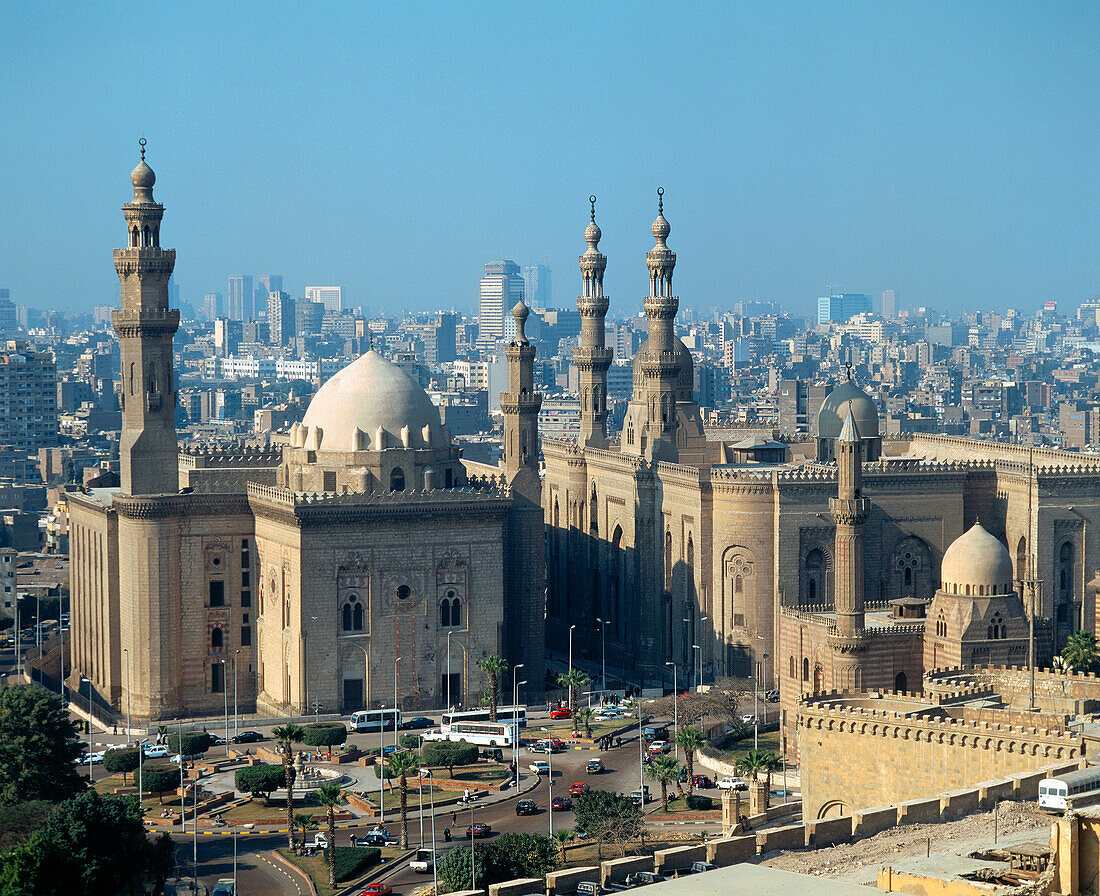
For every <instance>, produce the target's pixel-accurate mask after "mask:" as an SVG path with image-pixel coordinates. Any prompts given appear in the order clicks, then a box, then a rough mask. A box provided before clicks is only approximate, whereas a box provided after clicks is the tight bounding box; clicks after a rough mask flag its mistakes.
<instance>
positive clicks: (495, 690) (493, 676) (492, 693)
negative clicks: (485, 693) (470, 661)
mask: <svg viewBox="0 0 1100 896" xmlns="http://www.w3.org/2000/svg"><path fill="white" fill-rule="evenodd" d="M477 667H478V668H479V669H480V670H481V671H482V672H484V673H485V674H486V675H488V676H489V721H490V722H495V721H496V720H497V702H498V701H499V699H500V676H502V675H503V674H504V673H505V672H507V671H508V663H507V662H505V660H504V657H500V656H497V655H496V654H495V653H494V654H490V655H489V656H487V657H484V658H482V659H480V660H478V661H477Z"/></svg>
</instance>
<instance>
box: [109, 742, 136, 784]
mask: <svg viewBox="0 0 1100 896" xmlns="http://www.w3.org/2000/svg"><path fill="white" fill-rule="evenodd" d="M138 762H139V753H138V749H137V747H126V748H124V749H122V750H108V751H107V753H106V755H105V756H104V757H103V767H104V768H105V769H106V770H107V771H108V772H110V773H111V774H112V775H122V783H123V784H125V783H126V776H127V775H128V774H129V773H130V772H132V771H134V769H136V768H137V767H138Z"/></svg>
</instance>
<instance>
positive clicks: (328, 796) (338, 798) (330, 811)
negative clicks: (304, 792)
mask: <svg viewBox="0 0 1100 896" xmlns="http://www.w3.org/2000/svg"><path fill="white" fill-rule="evenodd" d="M313 798H314V799H315V800H317V804H318V805H319V806H324V807H325V815H326V817H327V818H328V885H329V886H330V887H335V886H336V807H337V806H339V805H340V804H341V803H342V802H344V800H345V799H346V797H345V796H344V791H343V790H341V789H340V785H339V784H335V783H333V784H322V785H321V786H320V787H318V788H317V789H316V790H315V791H313Z"/></svg>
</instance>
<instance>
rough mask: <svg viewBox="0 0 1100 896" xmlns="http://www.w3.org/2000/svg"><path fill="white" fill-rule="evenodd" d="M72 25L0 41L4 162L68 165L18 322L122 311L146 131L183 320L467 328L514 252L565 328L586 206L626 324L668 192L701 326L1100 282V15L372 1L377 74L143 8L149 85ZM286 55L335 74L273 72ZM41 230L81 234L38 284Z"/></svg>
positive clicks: (212, 10)
mask: <svg viewBox="0 0 1100 896" xmlns="http://www.w3.org/2000/svg"><path fill="white" fill-rule="evenodd" d="M62 9H63V10H67V11H68V14H67V15H57V16H50V17H49V18H48V19H45V18H43V19H34V18H32V17H30V16H29V15H28V14H26V13H24V12H18V13H16V12H10V11H9V12H7V13H6V14H5V19H6V22H5V25H6V27H5V28H4V29H0V30H2V32H3V36H2V37H0V48H2V50H3V52H2V54H0V56H2V57H3V59H2V61H0V71H2V72H3V74H4V78H5V83H6V84H7V85H8V87H9V90H8V97H9V103H8V104H7V105H8V112H9V116H8V120H9V126H10V133H11V135H12V137H11V138H10V139H9V141H8V152H9V160H10V161H9V164H10V166H11V170H12V171H20V170H22V171H25V172H41V171H43V170H44V169H45V170H50V171H54V172H61V174H59V175H57V176H46V177H43V176H41V174H35V175H33V176H28V177H21V178H12V179H11V182H10V183H9V184H8V189H7V191H6V195H5V202H4V209H5V211H6V213H7V214H5V215H4V216H3V221H4V223H3V224H0V245H3V246H4V247H5V250H4V251H0V270H3V272H4V274H3V277H4V280H5V283H4V286H5V287H9V288H11V289H12V297H13V301H16V302H18V303H23V304H30V305H34V306H36V307H56V308H59V309H62V310H66V309H75V308H82V309H87V310H90V308H91V307H92V306H94V305H109V304H113V303H114V301H115V300H116V293H115V285H114V284H113V283H112V282H111V281H112V277H111V275H110V272H109V271H107V270H104V269H103V266H102V263H101V259H102V257H103V252H104V251H105V250H106V249H109V248H111V247H112V246H114V245H115V243H116V242H117V236H116V232H115V226H114V222H113V221H112V220H111V217H110V215H108V214H106V213H105V212H104V209H109V208H112V207H117V206H118V205H121V204H122V202H124V201H125V199H126V196H125V191H124V189H123V187H124V185H125V181H124V179H123V178H124V176H125V172H126V171H128V170H129V169H130V168H131V167H132V166H133V164H134V163H135V161H136V159H137V146H136V141H137V138H138V137H139V136H142V135H144V136H145V137H146V138H147V139H148V140H149V158H150V161H151V162H152V164H153V165H154V167H155V169H156V170H157V171H158V173H159V177H160V182H159V183H158V185H157V190H158V196H160V197H163V200H164V201H165V202H166V203H168V204H170V205H171V206H172V208H173V209H174V210H175V217H174V219H173V221H172V223H171V225H170V226H169V228H168V229H167V230H166V232H165V239H166V241H167V242H168V243H169V244H170V245H173V246H177V247H179V248H181V249H186V252H185V253H184V257H186V259H187V261H186V262H185V263H184V264H181V267H180V269H179V270H178V272H177V278H178V281H179V282H180V284H181V286H182V287H183V290H184V294H183V299H184V301H190V302H192V303H194V302H196V301H197V300H198V299H199V298H200V297H201V296H202V295H203V294H204V293H207V292H211V291H219V292H220V291H223V290H224V289H225V283H226V278H227V277H228V276H229V275H233V274H238V273H240V272H242V271H256V270H264V269H277V270H281V271H283V272H284V273H285V274H286V276H287V277H288V283H287V289H288V292H290V293H292V294H294V295H296V296H297V295H301V293H302V290H303V289H304V287H305V286H307V285H310V284H313V283H317V282H326V283H328V282H330V283H337V284H341V285H343V286H344V287H345V290H346V292H347V299H346V302H347V304H349V305H352V306H354V305H359V304H362V305H364V306H366V307H370V308H374V309H377V310H380V311H383V312H386V311H392V310H394V309H396V308H417V307H439V306H443V307H448V306H453V307H455V308H458V309H459V310H466V311H469V310H472V309H473V308H474V307H475V306H476V302H477V279H478V275H479V272H480V269H481V266H482V265H483V264H484V263H485V261H486V260H488V259H489V258H490V257H493V256H496V257H499V256H500V255H502V254H503V255H507V256H508V257H513V258H516V259H517V260H519V261H521V263H524V262H528V261H534V260H536V259H537V260H539V261H542V262H544V263H546V264H548V265H549V266H550V268H551V269H555V270H557V271H559V272H561V273H560V274H559V276H558V283H557V284H556V290H555V304H556V305H559V306H561V307H569V305H570V300H571V299H572V296H573V295H575V293H576V291H577V290H578V287H579V282H578V281H576V280H574V279H573V278H572V277H571V276H570V275H569V274H568V272H569V271H570V270H571V269H572V266H573V264H574V263H575V257H576V255H577V254H579V252H580V251H582V250H583V248H584V244H583V241H582V240H581V238H580V237H581V230H582V229H583V225H584V222H585V216H586V212H587V197H588V195H589V193H595V194H596V195H597V196H598V197H599V198H598V213H599V216H600V221H601V226H602V227H603V231H604V241H603V249H604V251H605V253H606V254H607V257H608V273H607V277H608V292H609V293H610V294H611V295H612V296H613V304H612V314H614V313H616V312H617V311H619V310H621V309H623V308H625V307H630V308H635V307H639V308H640V301H641V297H642V296H643V295H644V294H645V285H646V280H645V276H646V275H645V268H644V263H643V253H644V251H645V249H646V248H647V237H648V234H647V229H648V223H649V221H651V220H652V218H653V215H654V213H655V206H656V197H655V195H654V190H655V188H656V187H657V186H658V185H663V186H664V187H665V188H666V209H667V214H668V217H669V220H670V222H671V224H672V228H673V230H672V235H671V237H670V245H671V246H673V247H674V248H675V249H677V250H678V251H679V252H680V271H681V273H680V275H679V279H678V292H679V293H680V294H681V297H682V300H683V302H684V305H685V307H688V306H691V307H696V308H709V307H712V306H719V307H725V306H728V305H731V304H732V303H733V302H735V301H738V300H741V299H750V298H763V299H769V300H773V301H776V302H779V303H781V304H782V305H783V306H784V307H786V308H788V309H789V310H790V311H791V312H792V313H795V314H802V315H809V314H812V311H813V307H814V305H815V303H816V300H817V298H818V297H819V296H820V295H823V294H825V293H824V289H825V288H826V285H827V284H833V285H836V286H838V287H839V288H840V290H842V291H851V292H867V293H871V294H876V295H877V294H878V293H880V292H881V291H882V290H883V289H891V288H892V289H896V290H898V293H899V295H900V296H902V297H903V298H904V302H905V304H906V306H908V307H913V306H918V305H928V306H930V307H933V308H978V307H982V308H1003V307H1019V308H1021V309H1024V310H1030V309H1032V308H1035V307H1038V306H1039V305H1040V304H1041V302H1042V301H1044V300H1056V301H1059V302H1063V303H1065V302H1072V301H1079V300H1081V299H1084V298H1086V297H1088V296H1089V295H1091V294H1093V293H1094V292H1096V286H1095V284H1096V283H1097V282H1098V281H1100V276H1098V275H1100V261H1098V259H1097V255H1096V252H1095V246H1096V244H1097V242H1098V237H1100V229H1098V224H1097V221H1096V216H1095V215H1094V214H1093V213H1092V209H1093V208H1094V206H1095V199H1096V197H1097V194H1098V193H1100V177H1098V174H1097V171H1096V168H1095V165H1094V164H1092V159H1093V158H1094V157H1095V148H1096V134H1095V128H1092V127H1090V126H1089V119H1088V118H1087V117H1086V116H1087V112H1088V111H1089V110H1091V109H1094V108H1096V106H1097V101H1098V100H1100V96H1098V93H1100V88H1098V86H1097V85H1100V78H1098V77H1097V74H1098V71H1097V68H1098V65H1100V64H1098V63H1097V61H1096V59H1095V58H1094V54H1092V53H1091V42H1090V40H1089V37H1088V36H1089V35H1091V34H1094V33H1096V30H1097V28H1096V26H1097V25H1098V24H1100V22H1098V21H1097V20H1098V18H1100V12H1098V11H1097V10H1096V9H1095V8H1092V7H1089V6H1086V5H1083V4H1080V5H1067V6H1061V7H1056V8H1054V9H1052V10H1051V9H1047V8H1045V7H1040V6H1038V5H1034V4H1016V5H1012V6H999V7H997V8H996V9H995V10H994V9H982V8H976V7H961V8H960V7H954V6H949V5H946V4H937V5H933V6H931V7H928V6H925V7H922V8H921V10H920V11H919V12H918V11H912V10H903V9H900V8H897V9H895V8H882V7H879V6H875V5H871V4H852V5H848V6H845V7H844V8H843V9H842V10H836V9H832V10H830V9H825V8H813V7H806V6H803V5H799V4H787V5H779V6H769V7H768V9H767V10H766V11H758V10H752V9H750V8H747V7H744V6H734V7H730V8H728V9H723V10H721V11H715V10H713V9H707V8H704V7H690V6H689V7H687V8H686V9H685V14H684V15H683V16H679V17H677V20H676V21H672V22H667V21H665V20H664V19H662V18H661V16H660V15H659V7H656V6H651V5H643V6H641V7H636V8H634V7H632V8H631V10H630V13H629V15H628V14H627V12H626V10H624V9H612V10H611V11H608V12H603V13H601V14H597V15H595V16H586V17H585V21H584V23H583V28H582V26H581V25H580V24H579V23H577V22H575V21H573V19H572V18H571V17H569V16H568V15H566V14H565V13H559V12H555V11H550V12H549V13H546V12H545V11H543V10H540V11H538V12H536V11H535V10H533V9H527V8H523V7H515V8H513V7H508V6H494V7H490V8H484V9H480V10H462V11H461V12H457V11H456V12H453V13H452V12H451V11H449V10H446V9H445V8H440V9H433V10H432V14H431V15H429V16H426V17H425V16H419V17H416V18H414V15H415V13H413V12H406V11H404V10H401V11H397V12H394V11H392V10H386V11H385V12H384V13H383V12H382V11H381V8H378V9H379V12H378V13H377V14H376V15H374V16H372V17H371V27H372V29H377V30H376V33H374V38H373V43H372V52H371V53H370V54H364V53H363V52H362V51H361V43H360V40H359V38H360V37H361V36H362V34H363V33H364V32H363V27H362V26H361V25H360V24H359V20H358V19H356V18H355V17H354V16H353V15H352V14H351V13H350V11H346V10H336V11H329V12H328V13H327V14H326V15H324V16H316V15H313V14H312V13H309V14H307V13H306V12H304V11H301V10H295V9H293V8H290V7H285V6H284V7H278V6H276V7H274V8H273V9H271V10H270V13H268V11H267V8H266V7H265V14H264V16H263V17H262V18H261V17H258V16H255V15H249V14H248V13H249V12H251V11H257V10H258V9H259V7H243V10H244V12H242V7H239V6H234V7H233V8H219V7H214V6H205V5H199V6H192V7H186V8H182V9H172V10H158V9H150V10H146V11H145V13H144V14H143V16H142V21H141V31H142V42H143V46H145V47H146V49H147V51H148V53H147V55H148V58H150V59H155V60H156V64H153V65H150V66H145V67H142V69H141V77H140V79H137V80H135V72H134V69H133V66H132V58H131V54H130V46H131V43H132V40H133V33H134V24H133V23H132V22H130V21H128V18H127V16H128V13H127V11H126V9H125V8H124V7H122V6H116V7H113V8H112V7H108V8H106V11H105V12H103V13H102V14H97V15H96V16H94V17H92V16H86V15H85V14H83V13H82V12H81V10H80V9H79V8H78V7H76V6H74V5H68V4H62ZM200 16H201V18H202V20H203V28H202V29H201V35H199V34H197V33H195V32H196V29H195V28H194V24H195V20H196V19H197V18H199V17H200ZM288 34H293V35H294V38H293V41H292V42H291V43H290V44H289V45H291V46H292V45H294V44H301V45H303V46H306V45H310V46H314V47H315V48H316V49H317V52H318V53H322V54H324V56H325V57H326V60H327V62H326V65H325V66H321V67H319V68H318V67H316V66H314V65H313V63H312V62H311V61H310V56H311V54H293V53H291V54H287V55H286V56H285V57H284V58H282V61H281V63H280V65H278V66H272V65H271V64H270V59H269V57H268V49H269V48H270V47H271V46H272V45H280V44H282V43H286V42H287V35H288ZM823 47H824V48H827V51H823V50H822V48H823ZM62 48H64V49H62ZM200 53H201V54H202V56H203V57H204V58H205V59H206V60H207V61H206V62H205V63H204V64H203V65H202V66H196V65H195V64H194V62H195V60H196V59H197V58H199V54H200ZM424 59H429V60H430V62H429V63H428V64H424V63H423V60H424ZM78 78H79V79H81V84H82V89H81V90H80V91H79V93H77V92H74V91H72V90H71V86H72V84H73V83H74V82H75V81H76V80H77V79H78ZM120 91H122V93H124V94H125V100H124V101H120V96H121V94H120ZM494 118H496V119H498V124H499V125H501V126H500V127H494V126H488V125H487V124H486V122H489V123H490V124H491V122H492V120H493V119H494ZM59 122H64V123H65V126H64V127H59V126H58V123H59ZM234 123H235V124H234ZM427 123H430V124H431V126H430V127H426V126H425V125H426V124H427ZM410 135H415V136H413V137H410ZM73 184H80V188H79V189H74V188H73ZM47 227H49V228H55V227H56V228H60V229H61V230H62V231H63V232H64V233H65V234H66V240H67V251H66V252H65V253H63V254H61V255H60V256H58V255H51V256H50V258H49V262H48V263H46V255H45V252H44V249H43V247H44V242H43V240H42V234H43V233H44V232H46V230H47ZM616 306H617V307H616Z"/></svg>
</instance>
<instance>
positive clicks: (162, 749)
mask: <svg viewBox="0 0 1100 896" xmlns="http://www.w3.org/2000/svg"><path fill="white" fill-rule="evenodd" d="M141 752H142V753H144V754H145V758H146V759H167V758H168V748H167V747H166V746H165V745H164V744H142V745H141Z"/></svg>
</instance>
